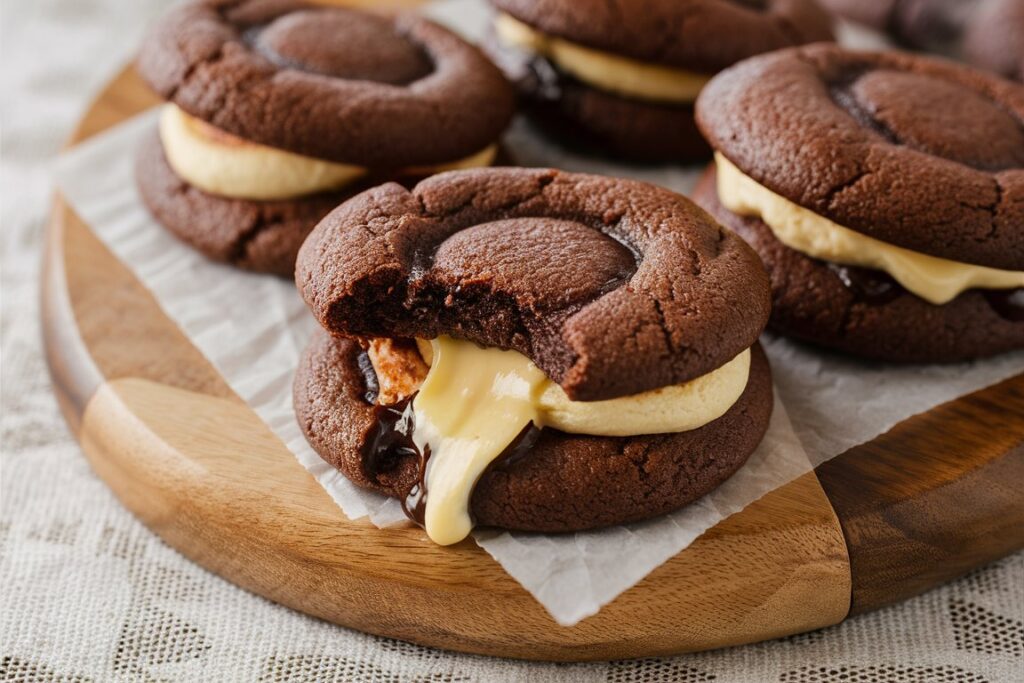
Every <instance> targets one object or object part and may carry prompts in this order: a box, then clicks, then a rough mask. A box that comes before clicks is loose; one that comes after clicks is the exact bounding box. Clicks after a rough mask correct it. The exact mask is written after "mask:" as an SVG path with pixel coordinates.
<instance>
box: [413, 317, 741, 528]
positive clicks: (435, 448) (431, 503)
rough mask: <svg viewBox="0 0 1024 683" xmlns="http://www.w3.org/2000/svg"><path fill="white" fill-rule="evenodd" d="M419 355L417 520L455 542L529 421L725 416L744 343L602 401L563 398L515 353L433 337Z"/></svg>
mask: <svg viewBox="0 0 1024 683" xmlns="http://www.w3.org/2000/svg"><path fill="white" fill-rule="evenodd" d="M421 347H422V345H421ZM424 351H426V349H424ZM424 358H425V360H426V361H427V362H428V363H429V365H430V370H429V372H428V373H427V376H426V379H425V380H424V382H423V384H422V386H420V388H419V393H418V394H417V395H416V398H415V399H414V400H413V411H414V412H415V418H416V422H415V424H416V428H415V430H414V434H413V439H414V441H415V442H416V445H417V447H419V448H420V450H421V452H422V451H423V449H425V448H427V447H428V446H429V448H430V458H429V460H428V461H427V472H426V490H427V497H426V510H425V514H424V526H425V528H426V531H427V535H428V536H429V537H430V538H431V540H433V541H434V542H435V543H439V544H441V545H448V544H451V543H457V542H458V541H461V540H462V539H463V538H465V537H466V536H467V535H468V534H469V532H470V531H471V530H472V528H473V524H472V521H471V519H470V516H469V501H470V497H471V495H472V492H473V487H474V486H475V485H476V482H477V480H478V479H479V478H480V476H481V475H482V474H483V473H484V471H485V470H486V469H487V466H488V465H489V464H490V463H491V462H493V461H494V459H495V458H497V457H498V456H499V455H501V453H502V451H504V450H505V448H506V447H508V445H509V444H511V443H512V441H513V440H514V439H515V437H516V436H517V435H518V434H519V433H520V432H521V431H522V430H523V428H525V427H526V426H527V425H529V424H530V423H531V422H532V423H533V424H535V425H536V426H538V427H553V428H556V429H560V430H562V431H565V432H571V433H578V434H595V435H602V436H631V435H638V434H660V433H666V432H682V431H688V430H691V429H696V428H698V427H701V426H703V425H705V424H707V423H709V422H711V421H712V420H715V419H717V418H719V417H721V416H722V415H723V414H725V412H726V411H728V410H729V408H730V407H732V405H733V404H734V403H735V402H736V401H737V399H739V397H740V395H741V394H742V393H743V390H744V389H745V388H746V385H747V379H748V376H749V372H750V350H749V349H747V350H745V351H743V352H742V353H740V354H739V355H738V356H736V358H734V359H733V360H731V361H730V362H728V363H726V364H725V365H723V366H721V367H720V368H717V369H716V370H713V371H712V372H710V373H708V374H706V375H703V376H701V377H697V378H695V379H693V380H691V381H689V382H685V383H683V384H678V385H674V386H669V387H663V388H660V389H655V390H653V391H648V392H644V393H641V394H636V395H633V396H625V397H622V398H616V399H610V400H606V401H571V400H570V399H569V397H568V396H566V394H565V392H564V391H563V390H562V388H561V387H559V386H558V385H557V384H555V383H554V382H552V381H551V380H550V379H548V377H547V376H546V375H545V374H544V373H543V372H541V370H539V369H538V368H537V366H536V365H534V364H533V362H532V361H530V360H529V359H528V358H526V356H523V355H522V354H520V353H517V352H515V351H503V350H500V349H493V348H481V347H479V346H477V345H476V344H473V343H471V342H465V341H458V340H454V339H451V338H449V337H440V338H438V339H435V340H433V341H432V342H431V343H430V350H429V351H428V352H426V353H424Z"/></svg>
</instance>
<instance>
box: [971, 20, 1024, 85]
mask: <svg viewBox="0 0 1024 683" xmlns="http://www.w3.org/2000/svg"><path fill="white" fill-rule="evenodd" d="M963 52H964V56H965V57H966V58H967V61H969V62H971V63H972V64H975V65H977V66H980V67H983V68H985V69H989V70H990V71H995V72H996V73H998V74H1002V75H1003V76H1006V77H1007V78H1012V79H1014V80H1017V81H1024V2H1021V1H1020V0H988V1H987V2H985V3H984V4H982V6H981V7H980V8H978V12H977V14H976V15H975V16H974V17H973V18H972V19H971V21H970V23H969V24H968V25H967V31H966V32H965V34H964V40H963Z"/></svg>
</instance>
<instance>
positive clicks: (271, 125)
mask: <svg viewBox="0 0 1024 683" xmlns="http://www.w3.org/2000/svg"><path fill="white" fill-rule="evenodd" d="M137 65H138V69H139V72H140V73H141V74H142V76H143V78H145V79H146V81H148V82H149V84H150V85H151V86H152V87H153V88H154V89H155V90H156V91H157V92H158V93H160V94H161V95H162V96H163V97H165V98H167V99H169V100H171V101H172V102H174V103H175V104H177V105H178V106H179V107H181V108H182V109H184V110H185V111H187V112H188V113H190V114H192V115H193V116H196V117H198V118H201V119H203V120H205V121H207V122H209V123H210V124H212V125H214V126H216V127H217V128H221V129H223V130H226V131H228V132H229V133H233V134H234V135H237V136H239V137H241V138H244V139H246V140H252V141H254V142H259V143H262V144H265V145H269V146H272V147H277V148H280V149H285V150H288V151H291V152H296V153H298V154H305V155H307V156H312V157H317V158H322V159H329V160H332V161H339V162H345V163H351V164H359V165H364V166H374V167H400V166H410V165H423V164H436V163H441V162H445V161H453V160H455V159H461V158H463V157H466V156H469V155H470V154H473V153H474V152H477V151H479V150H481V149H483V148H484V147H486V146H487V145H489V144H491V143H493V142H494V141H495V140H496V138H497V137H498V135H499V134H500V133H501V131H502V130H503V129H504V128H505V126H506V125H507V124H508V122H509V120H510V119H511V116H512V113H513V108H514V101H513V94H512V90H511V87H510V86H509V85H508V83H507V82H506V81H505V79H504V77H503V76H502V75H501V73H500V72H499V71H498V70H497V68H496V67H495V66H494V65H493V64H491V62H490V61H489V60H488V59H487V58H486V57H485V56H484V55H483V54H482V53H481V52H480V51H479V50H477V49H476V48H475V47H473V46H472V45H469V44H468V43H466V42H465V41H463V40H462V39H461V38H459V37H457V36H456V35H454V34H453V33H451V32H450V31H448V30H446V29H444V28H442V27H440V26H438V25H437V24H435V23H433V22H430V21H428V20H426V19H423V18H418V17H414V16H403V17H400V18H398V19H385V18H382V17H379V16H375V15H371V14H367V13H364V12H359V11H355V10H347V9H341V8H334V7H322V6H315V5H307V4H304V3H302V2H297V1H296V0H241V1H239V0H195V1H193V2H188V3H185V4H183V5H179V6H177V7H175V8H173V9H172V10H171V11H170V12H168V13H167V14H166V15H165V16H164V17H163V19H162V20H161V21H160V22H159V23H158V24H157V25H156V27H155V28H154V30H153V31H152V32H151V34H150V36H149V38H148V40H147V41H146V42H145V43H144V44H143V49H142V51H141V52H140V54H139V57H138V61H137Z"/></svg>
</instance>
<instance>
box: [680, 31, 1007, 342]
mask: <svg viewBox="0 0 1024 683" xmlns="http://www.w3.org/2000/svg"><path fill="white" fill-rule="evenodd" d="M697 121H698V125H700V127H701V130H702V131H703V132H704V134H705V135H706V136H707V138H708V139H709V141H710V142H711V144H712V146H713V147H714V148H715V150H716V159H717V171H716V172H715V178H714V179H712V178H710V177H707V178H705V179H704V181H703V182H702V183H701V185H700V187H699V188H698V190H697V192H696V195H695V198H696V200H697V201H698V203H700V204H701V205H702V206H703V207H704V208H706V209H707V210H709V211H710V212H711V213H712V215H714V216H716V217H717V218H718V220H719V221H721V222H723V223H724V224H725V225H727V226H729V227H731V228H733V229H735V230H736V231H737V232H739V233H740V234H741V235H742V236H743V237H744V238H746V239H747V240H748V241H749V242H750V243H751V244H752V245H753V246H754V248H755V249H756V250H757V251H758V253H759V254H760V255H761V257H762V259H763V260H764V262H765V265H766V266H767V267H768V269H769V271H770V273H771V277H772V290H773V302H774V307H773V312H772V326H773V327H775V328H776V329H778V330H779V331H781V332H783V333H786V334H790V335H792V336H794V337H797V338H800V339H803V340H807V341H811V342H816V343H819V344H822V345H824V346H829V347H832V348H838V349H841V350H844V351H848V352H851V353H855V354H857V355H861V356H865V357H870V358H878V359H883V360H892V361H921V362H933V361H956V360H965V359H970V358H976V357H980V356H987V355H992V354H995V353H1000V352H1003V351H1007V350H1010V349H1015V348H1024V232H1022V231H1024V87H1022V86H1020V85H1016V84H1013V83H1010V82H1008V81H1004V80H1001V79H999V78H997V77H994V76H990V75H988V74H985V73H983V72H980V71H975V70H972V69H969V68H967V67H961V66H957V65H954V64H952V63H948V62H943V61H938V60H932V59H928V58H924V57H915V56H910V55H905V54H899V53H882V54H878V53H863V52H853V51H848V50H844V49H842V48H839V47H837V46H825V45H820V46H810V47H806V48H800V49H794V50H786V51H783V52H779V53H776V54H773V55H765V56H763V57H758V58H755V59H752V60H749V61H747V62H744V63H742V64H739V65H737V66H736V67H734V68H732V69H729V70H727V71H725V72H723V73H722V74H721V75H720V76H719V77H717V78H716V79H714V80H713V81H712V82H711V83H710V84H709V85H708V87H707V88H706V90H705V92H704V93H703V94H702V95H701V98H700V100H699V101H698V103H697Z"/></svg>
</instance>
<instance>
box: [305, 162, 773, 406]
mask: <svg viewBox="0 0 1024 683" xmlns="http://www.w3.org/2000/svg"><path fill="white" fill-rule="evenodd" d="M296 282H297V284H298V286H299V289H300V291H301V292H302V294H303V296H304V297H305V299H306V301H307V303H308V304H309V306H310V308H311V309H312V310H313V312H314V314H315V315H316V317H317V319H318V320H319V321H320V323H321V324H322V325H323V326H324V327H325V328H326V329H328V330H329V331H331V332H332V333H335V334H339V335H344V336H355V337H406V338H412V337H418V338H424V339H431V338H435V337H437V336H439V335H450V336H454V337H458V338H462V339H466V340H469V341H473V342H476V343H478V344H481V345H484V346H491V347H500V348H507V349H513V350H515V351H518V352H520V353H522V354H524V355H526V356H527V357H529V358H530V359H531V360H532V361H533V362H534V363H536V364H537V366H538V367H540V368H541V369H542V370H543V371H544V372H545V373H546V374H547V376H548V377H550V378H551V379H552V380H554V381H555V382H557V383H558V384H560V385H561V387H562V388H563V389H564V390H565V392H566V393H567V394H568V396H569V397H570V398H571V399H573V400H603V399H610V398H615V397H618V396H626V395H630V394H637V393H641V392H644V391H647V390H650V389H654V388H657V387H662V386H668V385H672V384H678V383H681V382H685V381H688V380H690V379H693V378H695V377H697V376H700V375H703V374H706V373H708V372H710V371H711V370H714V369H715V368H718V367H720V366H721V365H723V364H724V363H725V362H727V361H728V360H730V359H732V358H733V357H735V356H736V355H737V354H738V353H740V352H741V351H743V350H744V349H746V348H749V347H750V346H752V345H753V344H754V342H755V341H756V340H757V337H758V335H759V333H760V331H761V330H762V329H763V327H764V325H765V323H766V321H767V318H768V313H769V285H768V280H767V277H766V276H765V274H764V272H763V270H762V269H761V266H760V263H759V261H758V258H757V256H756V255H755V254H754V252H753V251H752V250H751V249H750V248H749V247H748V246H747V245H746V244H745V243H744V242H743V241H742V240H741V239H739V238H738V237H737V236H735V235H734V234H733V233H731V232H729V231H727V230H723V229H722V228H721V227H720V226H719V225H718V224H717V223H715V222H714V221H713V220H712V219H711V218H710V217H709V216H708V215H707V214H705V213H704V212H703V211H701V210H699V209H697V208H696V207H695V206H694V205H692V204H691V203H689V202H688V201H687V200H686V199H684V198H682V197H680V196H679V195H676V194H675V193H672V192H669V191H667V190H663V189H661V188H657V187H655V186H652V185H648V184H646V183H641V182H636V181H626V180H621V179H611V178H605V177H601V176H590V175H583V174H570V173H562V172H559V171H555V170H550V169H529V170H527V169H521V170H520V169H515V170H513V169H479V170H473V171H462V172H453V173H445V174H440V175H437V176H434V177H432V178H430V179H427V180H425V181H423V182H421V183H419V184H418V185H417V186H416V187H415V188H414V189H413V190H412V191H409V190H406V189H405V188H403V187H402V186H400V185H397V184H394V183H392V184H387V185H383V186H380V187H377V188H374V189H372V190H369V191H367V192H364V193H362V194H360V195H358V196H356V197H354V198H353V199H351V200H349V201H348V202H346V203H345V204H343V205H342V206H340V207H338V208H337V209H336V210H335V211H334V212H332V213H331V214H330V215H328V216H327V217H326V218H325V219H324V220H323V221H322V222H321V223H320V225H319V226H318V227H317V228H316V229H315V230H314V231H313V233H312V234H311V235H310V237H309V239H308V240H307V241H306V243H305V244H304V245H303V247H302V250H301V251H300V254H299V258H298V263H297V269H296Z"/></svg>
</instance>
